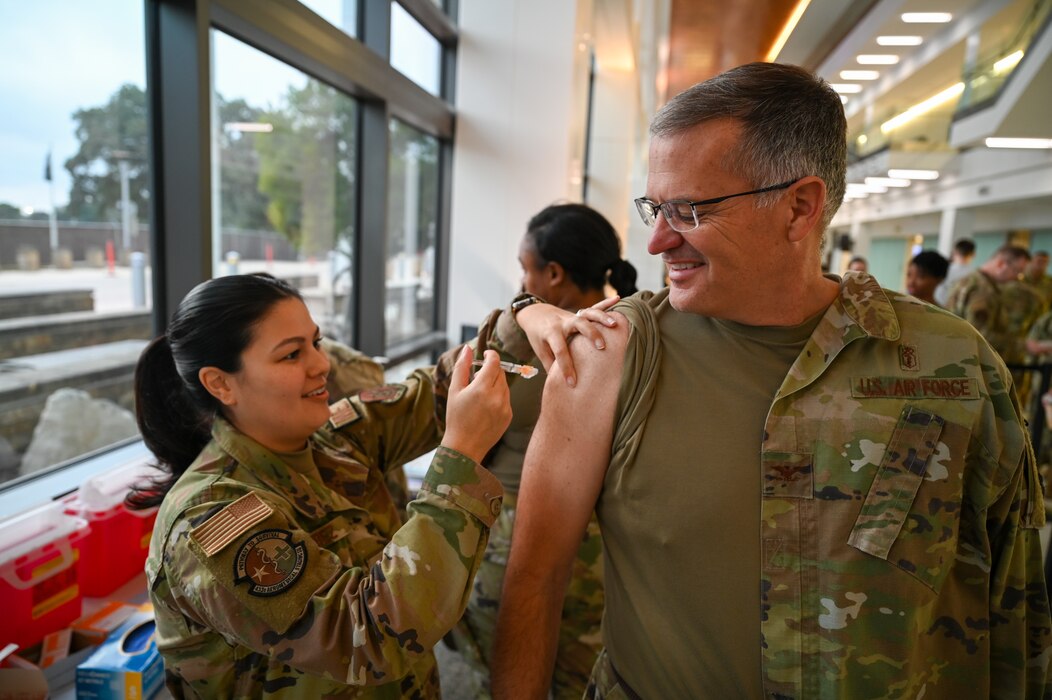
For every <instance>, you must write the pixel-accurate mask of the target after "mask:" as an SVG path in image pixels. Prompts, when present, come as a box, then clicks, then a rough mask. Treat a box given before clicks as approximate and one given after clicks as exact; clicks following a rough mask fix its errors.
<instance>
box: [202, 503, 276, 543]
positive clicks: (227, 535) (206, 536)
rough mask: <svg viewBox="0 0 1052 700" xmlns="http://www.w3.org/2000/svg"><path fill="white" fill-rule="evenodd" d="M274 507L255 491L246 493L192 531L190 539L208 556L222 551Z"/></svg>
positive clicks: (268, 513) (264, 517) (263, 518)
mask: <svg viewBox="0 0 1052 700" xmlns="http://www.w3.org/2000/svg"><path fill="white" fill-rule="evenodd" d="M272 512H273V508H271V507H270V506H268V505H267V504H266V503H264V502H263V501H262V500H261V499H260V498H259V496H257V495H256V494H254V493H249V494H245V495H244V496H242V497H241V498H239V499H237V500H236V501H234V502H233V503H231V504H230V505H228V506H227V507H225V508H223V510H221V511H219V512H218V513H216V514H215V515H213V516H212V517H211V518H209V519H208V520H206V521H204V522H203V523H201V524H200V525H198V526H197V527H195V528H194V529H193V530H191V531H190V539H192V540H193V541H194V542H196V543H197V544H198V545H200V547H201V549H202V550H203V551H204V553H205V554H206V555H208V556H212V555H214V554H216V553H217V552H220V551H221V550H222V549H223V548H224V547H226V546H227V545H228V544H230V543H231V542H233V541H234V540H235V539H236V538H237V537H238V536H239V535H241V534H243V533H244V532H245V531H247V530H248V529H249V528H250V527H252V526H253V525H255V524H256V523H258V522H260V521H262V520H265V519H266V517H267V516H268V515H270V514H271V513H272Z"/></svg>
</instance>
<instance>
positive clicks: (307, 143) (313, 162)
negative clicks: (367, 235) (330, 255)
mask: <svg viewBox="0 0 1052 700" xmlns="http://www.w3.org/2000/svg"><path fill="white" fill-rule="evenodd" d="M356 118H357V115H356V110H355V103H354V102H353V101H352V100H351V99H349V98H347V97H346V96H344V95H342V94H341V93H339V92H338V91H337V90H335V89H333V88H331V87H329V86H327V85H324V84H322V83H320V82H318V81H314V80H311V81H308V82H307V84H306V85H305V86H304V87H303V88H298V89H297V88H290V89H289V91H288V93H287V95H286V104H285V106H284V108H282V109H279V110H274V111H271V112H265V113H263V114H261V115H260V121H264V122H267V123H270V124H272V125H273V127H274V128H273V131H271V132H270V133H267V134H260V135H259V136H258V138H257V139H256V148H257V152H258V154H259V165H260V169H259V191H260V192H262V193H263V194H264V195H265V196H266V197H267V199H268V204H267V210H266V214H267V219H268V220H269V221H270V223H271V225H272V226H273V227H274V228H275V229H276V230H278V231H280V232H281V233H283V234H284V235H285V236H286V237H288V239H289V240H290V241H291V242H292V243H293V244H294V245H296V246H297V247H298V248H299V250H300V252H301V253H303V254H304V255H307V256H314V255H322V254H324V253H325V252H327V251H329V250H332V249H333V248H335V247H337V241H338V240H340V239H350V237H351V236H353V232H354V210H353V201H354V185H355V182H354V169H355V168H354V162H355V151H354V134H355V131H356Z"/></svg>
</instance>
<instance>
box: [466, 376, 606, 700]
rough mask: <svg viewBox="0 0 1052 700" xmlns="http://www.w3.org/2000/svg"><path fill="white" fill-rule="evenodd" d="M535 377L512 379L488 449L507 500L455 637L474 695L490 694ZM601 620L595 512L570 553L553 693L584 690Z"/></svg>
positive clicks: (534, 407) (536, 410)
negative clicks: (506, 412) (504, 425)
mask: <svg viewBox="0 0 1052 700" xmlns="http://www.w3.org/2000/svg"><path fill="white" fill-rule="evenodd" d="M534 366H536V367H538V369H540V373H539V374H538V375H537V376H536V377H534V378H533V379H529V380H525V379H520V378H513V379H512V380H511V406H512V414H513V418H512V422H511V425H510V426H509V428H508V430H507V432H506V433H505V434H504V436H503V437H502V438H501V440H500V442H498V443H497V445H496V447H494V449H493V450H492V451H491V452H490V454H489V455H487V457H486V459H485V460H484V462H483V463H484V464H485V465H486V466H487V467H488V468H489V469H490V470H491V472H492V473H493V475H494V476H496V477H497V478H498V479H500V481H501V483H502V484H503V486H504V493H505V495H504V507H503V508H502V509H501V512H500V515H499V516H498V517H497V522H496V523H494V525H493V528H492V529H491V530H490V539H489V545H488V546H487V547H486V554H485V555H484V557H483V560H482V564H481V565H480V566H479V571H478V575H477V576H475V584H474V586H473V587H472V590H471V599H470V600H469V601H468V607H467V610H465V611H464V619H463V620H461V623H460V624H459V625H457V627H456V628H455V630H454V643H455V645H456V648H457V650H458V651H459V652H461V654H463V656H464V658H465V659H466V660H467V661H469V662H470V663H471V665H472V666H473V667H474V668H475V670H476V672H478V673H479V675H480V676H481V679H482V685H483V688H482V689H480V690H479V691H478V692H477V693H476V697H488V687H489V661H490V658H491V653H492V651H493V639H494V632H495V629H496V624H497V610H498V608H499V607H500V597H501V590H502V589H503V586H504V574H505V571H506V570H507V566H508V556H509V554H510V552H511V545H512V527H513V526H514V524H515V497H516V495H517V493H518V490H519V482H520V481H521V478H522V463H523V460H524V459H525V457H526V447H527V445H528V444H529V441H530V436H531V435H532V434H533V428H534V426H535V425H536V424H537V417H538V416H539V415H540V411H541V390H542V388H543V382H544V381H545V378H546V376H547V375H546V374H545V373H544V370H543V369H541V367H540V362H538V361H535V363H534ZM602 619H603V561H602V540H601V538H600V535H599V523H598V522H597V521H596V518H595V516H594V515H593V516H592V518H591V520H590V521H589V523H588V529H587V531H586V533H585V538H584V540H583V541H582V542H581V546H580V548H579V549H578V551H577V557H576V559H575V560H574V564H573V572H572V575H571V577H570V583H569V586H568V588H567V592H566V600H565V601H564V603H563V611H562V618H561V621H560V624H559V646H558V649H557V650H556V657H555V672H554V675H553V677H552V696H553V697H554V698H556V699H557V700H561V699H563V698H573V699H574V700H576V699H577V698H580V697H581V694H582V693H583V692H584V689H585V686H586V684H587V683H588V676H589V674H590V672H591V669H592V665H593V664H594V663H595V659H596V656H597V654H598V653H599V651H600V649H602V638H601V636H600V624H601V622H602Z"/></svg>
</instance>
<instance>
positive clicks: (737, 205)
mask: <svg viewBox="0 0 1052 700" xmlns="http://www.w3.org/2000/svg"><path fill="white" fill-rule="evenodd" d="M740 132H741V127H740V126H739V124H738V123H737V121H735V120H732V119H716V120H713V121H709V122H704V123H702V124H700V125H698V126H695V127H693V128H691V129H689V130H687V131H685V132H681V133H677V134H671V135H668V136H657V137H654V138H653V139H652V140H651V143H650V170H649V173H648V175H647V191H646V197H647V198H648V199H650V200H652V201H654V202H658V203H660V202H665V201H668V200H672V199H685V200H689V201H698V200H703V199H709V198H713V197H720V196H723V195H727V194H733V193H735V192H746V191H748V190H753V189H757V188H759V187H766V186H768V185H770V184H772V183H768V182H750V181H748V180H745V179H743V178H742V177H741V176H739V175H737V174H735V173H732V172H730V171H728V170H727V169H725V168H724V166H723V160H724V158H725V155H726V154H727V153H728V152H730V151H731V149H732V148H734V146H735V145H736V144H737V143H738V139H739V138H740ZM784 196H785V195H784V194H783V193H779V197H784ZM756 205H757V202H756V198H755V196H752V195H750V196H746V197H735V198H733V199H728V200H726V201H724V202H721V203H719V204H713V205H707V206H703V207H698V208H697V212H698V216H699V219H700V225H699V226H698V228H696V229H694V230H693V231H688V232H686V233H678V232H676V231H674V230H672V228H671V227H669V225H668V222H667V221H665V217H664V215H659V216H658V217H657V221H656V222H655V224H654V228H653V230H652V231H651V235H650V241H649V243H648V245H647V250H648V251H649V252H650V253H651V255H660V256H661V259H662V261H664V263H665V266H666V269H667V270H668V279H669V286H670V288H671V289H670V293H669V301H670V303H671V304H672V306H673V307H674V308H676V309H678V310H680V311H687V312H691V313H697V314H703V315H706V316H712V317H715V318H724V319H729V320H734V321H740V322H743V323H749V322H750V321H752V320H753V319H754V318H755V317H756V316H757V313H756V312H757V311H758V310H762V309H763V308H764V307H769V306H770V304H772V303H775V300H776V299H777V298H778V295H785V294H792V293H793V291H794V289H792V288H783V289H777V286H778V285H782V284H783V282H784V280H786V278H787V276H788V277H789V278H790V279H791V277H792V275H791V271H792V270H793V269H794V265H796V263H795V262H794V260H795V258H794V256H792V255H791V251H790V250H789V247H788V242H787V239H786V237H785V235H784V234H785V231H786V226H787V221H788V216H789V212H788V211H787V207H785V206H780V205H779V203H777V202H776V203H775V205H773V206H770V207H765V208H758V207H757V206H756Z"/></svg>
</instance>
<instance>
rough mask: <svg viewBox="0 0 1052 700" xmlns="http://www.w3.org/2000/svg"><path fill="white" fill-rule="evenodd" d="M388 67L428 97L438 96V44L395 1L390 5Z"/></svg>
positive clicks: (440, 72)
mask: <svg viewBox="0 0 1052 700" xmlns="http://www.w3.org/2000/svg"><path fill="white" fill-rule="evenodd" d="M391 66H392V67H394V68H395V69H396V70H397V71H399V72H400V73H402V74H403V75H405V76H406V77H407V78H409V79H410V80H412V81H413V82H414V83H416V84H417V85H419V86H420V87H422V88H424V89H425V90H427V91H428V92H430V93H431V94H432V95H438V94H439V93H440V90H441V87H440V86H441V78H442V70H441V67H442V45H441V44H439V43H438V39H436V38H435V37H433V36H431V33H430V32H428V31H427V30H426V29H424V28H423V26H421V24H420V23H419V22H417V21H416V20H415V19H413V18H412V17H411V16H410V15H409V13H408V12H406V11H405V10H403V9H402V6H401V5H399V4H398V3H397V2H392V3H391Z"/></svg>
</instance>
